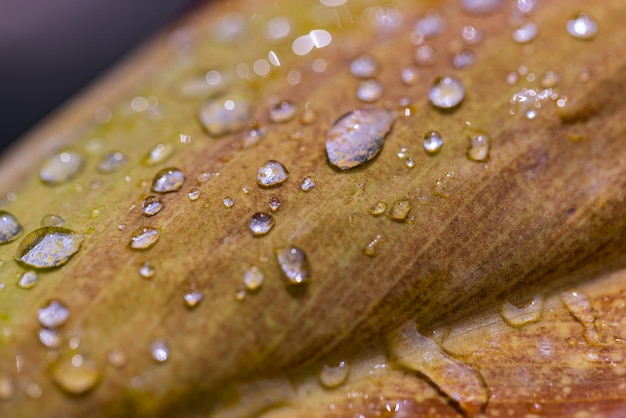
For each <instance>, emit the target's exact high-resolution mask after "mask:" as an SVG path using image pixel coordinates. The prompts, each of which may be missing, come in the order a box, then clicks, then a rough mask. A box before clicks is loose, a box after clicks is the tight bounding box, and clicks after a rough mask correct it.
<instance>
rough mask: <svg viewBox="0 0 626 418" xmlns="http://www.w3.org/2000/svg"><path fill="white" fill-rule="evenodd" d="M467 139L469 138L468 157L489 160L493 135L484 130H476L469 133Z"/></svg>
mask: <svg viewBox="0 0 626 418" xmlns="http://www.w3.org/2000/svg"><path fill="white" fill-rule="evenodd" d="M467 139H468V140H469V148H468V149H467V158H469V159H470V160H472V161H478V162H483V161H487V160H488V159H489V150H490V148H491V137H490V136H489V135H487V134H486V133H484V132H482V131H477V130H475V131H469V132H468V133H467Z"/></svg>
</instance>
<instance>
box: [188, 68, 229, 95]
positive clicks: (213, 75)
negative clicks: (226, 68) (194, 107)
mask: <svg viewBox="0 0 626 418" xmlns="http://www.w3.org/2000/svg"><path fill="white" fill-rule="evenodd" d="M231 78H232V76H230V75H227V74H222V73H221V72H219V71H217V70H210V71H207V72H206V73H200V74H193V75H191V76H188V77H187V78H185V79H183V80H182V81H181V83H180V85H179V87H178V94H179V95H180V96H181V98H183V99H196V100H197V99H200V100H203V99H209V98H211V97H215V96H217V95H218V94H220V93H223V92H225V91H226V88H227V87H228V85H229V84H230V83H231V82H232V80H231Z"/></svg>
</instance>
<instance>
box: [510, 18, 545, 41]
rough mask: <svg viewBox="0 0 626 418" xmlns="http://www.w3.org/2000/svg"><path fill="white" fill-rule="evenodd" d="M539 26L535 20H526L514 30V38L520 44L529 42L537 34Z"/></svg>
mask: <svg viewBox="0 0 626 418" xmlns="http://www.w3.org/2000/svg"><path fill="white" fill-rule="evenodd" d="M537 32H539V28H538V27H537V25H536V24H534V23H533V22H525V23H524V24H523V25H522V26H520V27H519V28H517V29H515V30H514V31H513V40H514V41H515V42H517V43H518V44H527V43H528V42H531V41H532V40H533V39H535V37H536V36H537Z"/></svg>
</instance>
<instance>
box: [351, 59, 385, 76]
mask: <svg viewBox="0 0 626 418" xmlns="http://www.w3.org/2000/svg"><path fill="white" fill-rule="evenodd" d="M376 73H378V61H376V59H375V58H374V57H372V56H371V55H369V54H364V55H361V56H359V57H357V58H355V59H354V60H352V62H351V63H350V74H352V75H353V76H355V77H357V78H372V77H374V76H375V75H376Z"/></svg>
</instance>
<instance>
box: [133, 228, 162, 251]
mask: <svg viewBox="0 0 626 418" xmlns="http://www.w3.org/2000/svg"><path fill="white" fill-rule="evenodd" d="M160 236H161V232H160V231H159V230H158V229H157V228H151V227H148V226H144V227H143V228H139V229H138V230H136V231H135V233H134V234H133V235H132V237H130V244H129V245H130V248H132V249H133V250H146V249H148V248H150V247H152V246H153V245H154V244H156V242H157V241H158V240H159V237H160Z"/></svg>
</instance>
